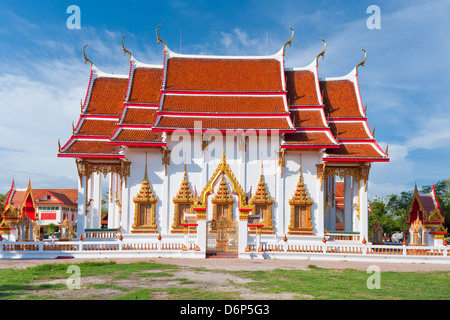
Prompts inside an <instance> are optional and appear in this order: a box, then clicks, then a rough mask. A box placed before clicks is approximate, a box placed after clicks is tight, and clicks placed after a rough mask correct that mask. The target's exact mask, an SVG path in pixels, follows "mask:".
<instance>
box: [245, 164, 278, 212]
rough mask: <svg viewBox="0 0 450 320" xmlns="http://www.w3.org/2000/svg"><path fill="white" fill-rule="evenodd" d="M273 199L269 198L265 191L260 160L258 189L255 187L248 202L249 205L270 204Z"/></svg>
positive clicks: (265, 186)
mask: <svg viewBox="0 0 450 320" xmlns="http://www.w3.org/2000/svg"><path fill="white" fill-rule="evenodd" d="M272 203H273V199H272V198H271V197H270V195H269V192H268V191H267V185H266V182H265V181H264V174H263V163H262V159H261V173H260V175H259V182H258V187H256V191H255V194H254V195H253V196H252V198H251V199H250V201H249V204H250V205H252V204H272Z"/></svg>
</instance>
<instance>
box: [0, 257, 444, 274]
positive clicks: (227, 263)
mask: <svg viewBox="0 0 450 320" xmlns="http://www.w3.org/2000/svg"><path fill="white" fill-rule="evenodd" d="M110 260H114V261H116V262H117V263H133V262H140V261H154V262H155V263H161V264H173V265H177V266H185V267H193V268H206V269H221V270H230V271H233V270H244V271H245V270H273V269H291V270H295V269H298V270H307V268H308V266H309V265H314V266H316V267H319V268H329V269H355V270H362V271H366V270H367V268H368V267H369V266H373V265H376V266H378V267H379V268H380V270H381V271H401V272H429V271H450V264H437V263H392V262H386V263H380V262H354V261H325V260H323V261H322V260H275V259H268V260H260V259H258V260H256V259H255V260H253V259H234V258H209V259H183V258H132V259H128V258H117V259H108V258H104V259H30V260H12V259H10V260H7V259H6V260H4V259H0V268H26V267H32V266H36V265H40V264H45V263H47V264H50V263H67V264H76V263H81V262H84V261H110Z"/></svg>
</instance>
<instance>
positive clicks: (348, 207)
mask: <svg viewBox="0 0 450 320" xmlns="http://www.w3.org/2000/svg"><path fill="white" fill-rule="evenodd" d="M344 231H352V183H351V177H350V176H345V177H344Z"/></svg>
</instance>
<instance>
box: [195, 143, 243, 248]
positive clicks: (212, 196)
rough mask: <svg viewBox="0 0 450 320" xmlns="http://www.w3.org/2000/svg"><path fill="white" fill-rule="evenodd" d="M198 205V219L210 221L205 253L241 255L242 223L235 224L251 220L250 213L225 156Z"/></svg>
mask: <svg viewBox="0 0 450 320" xmlns="http://www.w3.org/2000/svg"><path fill="white" fill-rule="evenodd" d="M230 189H231V191H230ZM235 197H237V198H238V199H237V201H236V199H235ZM196 201H197V202H196V204H195V205H194V211H195V212H197V219H199V220H200V219H209V220H208V221H207V223H206V232H207V247H206V251H207V252H238V248H239V245H238V244H239V223H238V221H236V220H237V219H239V220H242V219H243V220H246V219H248V212H249V211H251V209H250V206H249V205H248V203H247V202H248V201H247V197H246V194H245V192H244V190H243V188H242V186H241V185H240V184H239V182H238V181H237V179H236V177H235V176H234V174H233V172H232V171H231V169H230V167H229V164H228V163H227V160H226V156H225V152H224V153H223V155H222V159H221V162H220V163H219V165H218V167H217V169H216V171H215V172H214V174H213V175H212V177H211V178H210V180H209V181H208V183H207V185H206V186H205V188H204V189H203V190H202V193H201V194H200V198H199V199H196Z"/></svg>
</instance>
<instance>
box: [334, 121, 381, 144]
mask: <svg viewBox="0 0 450 320" xmlns="http://www.w3.org/2000/svg"><path fill="white" fill-rule="evenodd" d="M329 127H330V129H331V132H332V133H333V135H334V136H335V137H337V139H344V140H346V139H372V137H371V136H369V134H368V133H367V131H366V129H365V127H364V124H363V123H362V122H359V121H358V122H356V121H352V122H330V123H329Z"/></svg>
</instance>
